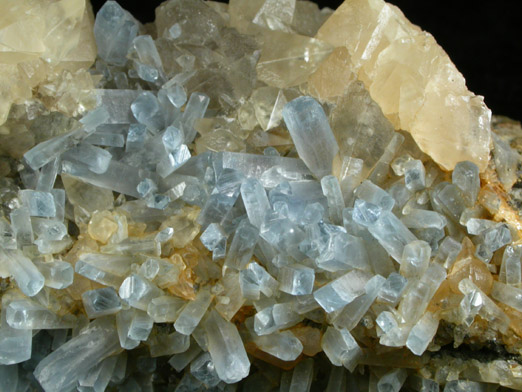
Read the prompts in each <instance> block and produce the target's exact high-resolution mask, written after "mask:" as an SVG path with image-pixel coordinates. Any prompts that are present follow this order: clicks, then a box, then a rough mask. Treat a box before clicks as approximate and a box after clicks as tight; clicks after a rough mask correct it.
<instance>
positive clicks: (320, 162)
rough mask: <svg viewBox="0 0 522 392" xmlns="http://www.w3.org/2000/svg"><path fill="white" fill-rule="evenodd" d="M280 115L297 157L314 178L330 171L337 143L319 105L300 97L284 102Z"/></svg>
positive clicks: (337, 147) (309, 99)
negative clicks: (288, 132) (281, 114)
mask: <svg viewBox="0 0 522 392" xmlns="http://www.w3.org/2000/svg"><path fill="white" fill-rule="evenodd" d="M283 118H284V120H285V123H286V126H287V127H288V130H289V131H290V135H291V136H292V140H293V141H294V144H295V147H296V149H297V152H298V154H299V157H300V158H301V159H302V160H303V162H304V163H306V166H308V168H309V169H310V171H311V172H312V173H313V174H314V175H315V176H316V177H317V178H322V177H323V176H325V175H328V174H330V173H331V172H332V162H333V159H334V157H335V154H337V152H338V151H339V146H338V145H337V141H336V140H335V137H334V135H333V132H332V129H331V128H330V124H329V123H328V118H327V117H326V115H325V113H324V110H323V108H322V107H321V105H320V104H319V103H318V102H317V101H316V100H315V99H313V98H312V97H300V98H296V99H294V100H293V101H290V102H289V103H287V104H286V105H285V107H284V109H283Z"/></svg>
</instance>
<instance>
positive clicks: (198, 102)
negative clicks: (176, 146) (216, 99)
mask: <svg viewBox="0 0 522 392" xmlns="http://www.w3.org/2000/svg"><path fill="white" fill-rule="evenodd" d="M209 102H210V98H209V97H208V96H206V95H205V94H202V93H196V92H195V93H192V94H191V95H190V98H189V100H188V102H187V105H186V107H185V111H184V112H183V117H182V119H181V121H182V123H183V133H184V134H185V144H189V143H192V142H193V141H194V138H195V137H196V130H195V129H194V122H195V121H196V120H197V119H199V118H203V116H204V115H205V112H206V111H207V107H208V104H209Z"/></svg>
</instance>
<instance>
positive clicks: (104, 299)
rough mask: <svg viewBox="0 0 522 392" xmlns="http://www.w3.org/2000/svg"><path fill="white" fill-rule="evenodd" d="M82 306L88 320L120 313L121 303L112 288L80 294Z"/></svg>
mask: <svg viewBox="0 0 522 392" xmlns="http://www.w3.org/2000/svg"><path fill="white" fill-rule="evenodd" d="M82 301H83V306H84V308H85V312H86V313H87V316H89V318H97V317H102V316H107V315H109V314H114V313H117V312H119V311H120V309H121V301H120V297H118V293H117V292H116V290H114V289H113V288H112V287H105V288H103V289H97V290H90V291H86V292H84V293H83V294H82Z"/></svg>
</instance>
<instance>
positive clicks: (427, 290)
mask: <svg viewBox="0 0 522 392" xmlns="http://www.w3.org/2000/svg"><path fill="white" fill-rule="evenodd" d="M445 278H446V271H445V269H444V268H443V267H441V266H440V265H439V264H433V263H431V264H429V266H428V268H427V269H426V272H425V273H424V275H422V277H421V278H420V279H419V280H418V281H417V282H416V284H415V285H413V284H412V285H409V286H408V288H407V290H406V292H405V293H404V295H403V298H402V300H401V303H400V304H399V312H400V313H401V315H402V317H403V318H404V319H405V321H406V322H413V321H416V320H418V319H419V318H420V316H421V315H422V314H423V313H424V311H425V310H426V308H427V307H428V303H429V301H430V300H431V298H432V297H433V295H434V294H435V292H436V291H437V289H438V288H439V286H440V284H441V283H442V281H443V280H444V279H445Z"/></svg>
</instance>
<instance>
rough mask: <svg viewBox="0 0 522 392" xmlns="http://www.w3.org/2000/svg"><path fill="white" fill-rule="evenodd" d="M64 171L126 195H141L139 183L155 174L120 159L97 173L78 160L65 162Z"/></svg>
mask: <svg viewBox="0 0 522 392" xmlns="http://www.w3.org/2000/svg"><path fill="white" fill-rule="evenodd" d="M62 172H63V173H66V174H69V175H71V176H74V177H77V178H78V179H80V180H82V181H84V182H87V183H89V184H92V185H95V186H97V187H100V188H104V189H110V190H113V191H116V192H119V193H123V194H125V195H130V196H133V197H139V194H138V191H137V190H136V188H137V186H138V184H139V183H140V182H141V181H142V180H143V179H145V178H152V179H154V178H155V176H154V175H153V174H152V173H150V172H149V171H148V170H145V169H136V168H135V167H132V166H130V165H126V164H124V163H122V162H120V161H115V160H112V161H111V162H110V164H109V167H108V169H107V171H105V173H103V174H96V173H94V172H92V171H91V170H89V167H88V166H87V165H84V164H82V163H76V162H64V164H63V165H62Z"/></svg>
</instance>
